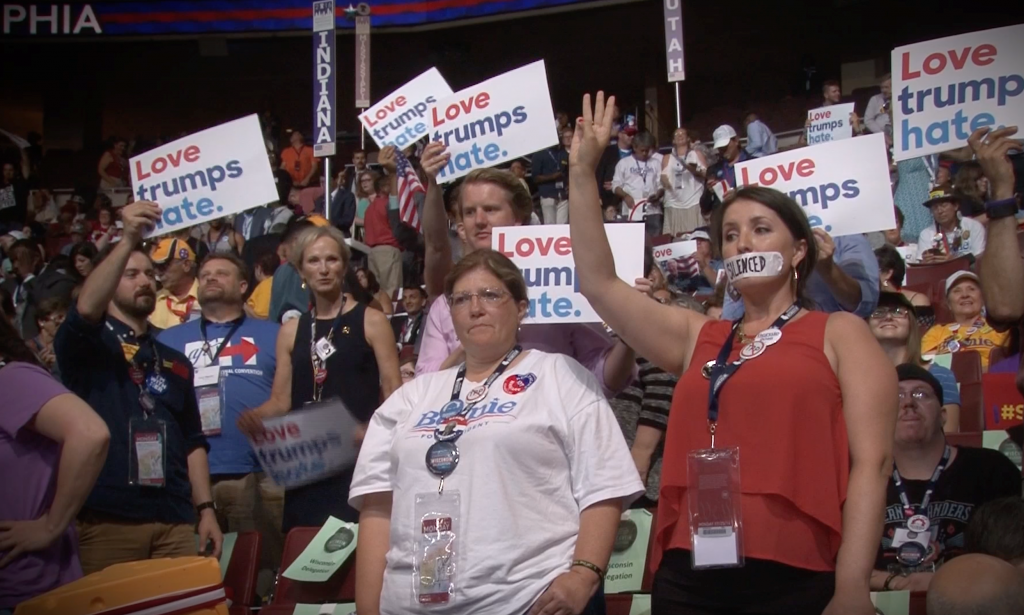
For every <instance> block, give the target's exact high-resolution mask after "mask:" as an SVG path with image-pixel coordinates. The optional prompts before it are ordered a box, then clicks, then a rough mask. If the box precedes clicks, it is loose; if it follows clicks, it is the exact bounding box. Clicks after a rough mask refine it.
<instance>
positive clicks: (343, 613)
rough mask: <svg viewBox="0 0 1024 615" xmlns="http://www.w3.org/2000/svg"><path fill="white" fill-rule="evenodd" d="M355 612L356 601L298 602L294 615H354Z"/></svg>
mask: <svg viewBox="0 0 1024 615" xmlns="http://www.w3.org/2000/svg"><path fill="white" fill-rule="evenodd" d="M355 612H356V603H355V602H342V603H341V604H296V605H295V610H293V611H292V615H353V613H355Z"/></svg>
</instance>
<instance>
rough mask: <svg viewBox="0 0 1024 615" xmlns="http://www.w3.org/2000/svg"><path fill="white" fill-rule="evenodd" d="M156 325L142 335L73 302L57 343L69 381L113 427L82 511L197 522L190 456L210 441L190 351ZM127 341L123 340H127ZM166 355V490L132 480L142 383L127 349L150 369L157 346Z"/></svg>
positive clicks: (162, 397) (159, 410) (159, 413)
mask: <svg viewBox="0 0 1024 615" xmlns="http://www.w3.org/2000/svg"><path fill="white" fill-rule="evenodd" d="M154 331H155V330H154V329H152V328H150V330H149V331H147V332H146V333H143V334H142V335H140V336H136V335H135V333H134V332H133V331H132V329H131V327H129V326H128V325H126V324H124V323H123V322H121V321H119V320H117V319H116V318H113V317H111V316H107V317H106V320H105V321H104V322H100V323H95V324H94V323H91V322H89V321H87V320H86V319H84V318H82V316H81V315H80V314H79V313H78V310H77V309H75V308H74V307H72V308H71V310H70V311H69V312H68V316H67V319H65V321H64V324H63V325H61V327H60V329H58V330H57V337H56V338H55V339H54V342H53V349H54V353H55V354H56V355H57V364H58V365H60V370H61V373H62V374H64V386H66V387H67V388H68V389H69V390H70V391H71V392H73V393H74V394H76V395H78V396H79V397H81V398H82V399H83V400H85V402H86V403H88V404H89V405H90V406H91V407H92V409H93V410H95V411H96V414H98V415H100V417H102V418H103V421H104V422H105V423H106V424H107V428H108V429H109V430H110V448H109V450H108V452H107V459H106V461H105V462H104V463H103V469H102V470H101V471H100V475H99V478H98V479H97V480H96V486H95V487H93V489H92V491H91V492H90V493H89V497H88V498H87V499H86V501H85V505H84V506H83V508H82V510H84V511H87V512H94V513H100V514H103V515H112V516H114V517H119V518H124V519H129V520H132V521H145V522H159V523H171V524H182V523H187V524H192V523H195V518H196V514H195V509H194V508H192V504H193V503H192V485H191V483H190V482H189V478H188V454H189V453H191V452H192V451H193V450H195V449H197V448H200V447H203V448H205V447H206V439H205V438H204V437H203V431H202V427H201V426H200V422H199V408H198V407H197V405H196V395H195V389H194V388H193V387H192V365H191V364H189V362H188V360H187V359H186V358H185V355H183V354H181V353H180V352H178V351H177V350H174V349H173V348H170V347H168V346H165V345H164V344H162V343H160V342H159V341H157V340H153V338H152V336H153V335H154V334H155V333H154ZM122 344H123V345H122ZM154 348H155V349H156V353H157V354H158V355H159V361H160V368H159V369H160V375H161V376H163V377H164V378H165V379H166V380H167V390H166V391H165V392H163V393H162V394H159V395H156V394H155V395H153V399H154V401H155V402H156V407H155V408H154V410H153V416H154V417H155V418H157V419H160V420H161V421H163V422H164V424H165V425H166V429H165V435H166V449H165V453H164V460H165V485H164V487H162V488H157V487H142V486H132V485H129V484H128V475H129V462H130V458H131V448H132V447H131V445H130V443H129V436H128V426H129V421H130V419H131V417H140V418H141V417H142V416H143V409H142V405H141V403H140V402H139V393H140V391H139V386H138V385H136V384H135V383H134V382H133V381H132V379H131V377H130V376H129V374H128V360H127V359H126V358H125V352H126V351H131V352H134V353H135V354H134V358H135V361H136V363H137V364H140V365H142V366H143V369H144V371H145V372H146V374H151V373H153V371H154V363H155V361H154V358H155V357H154V356H153V350H154Z"/></svg>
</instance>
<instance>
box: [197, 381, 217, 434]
mask: <svg viewBox="0 0 1024 615" xmlns="http://www.w3.org/2000/svg"><path fill="white" fill-rule="evenodd" d="M196 398H197V401H198V402H199V420H200V422H201V423H202V428H203V435H204V436H216V435H220V428H221V417H222V415H223V409H222V407H221V394H220V387H219V386H216V385H214V386H205V387H202V388H198V387H197V388H196Z"/></svg>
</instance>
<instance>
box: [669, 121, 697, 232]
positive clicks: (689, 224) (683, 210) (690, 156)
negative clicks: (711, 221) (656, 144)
mask: <svg viewBox="0 0 1024 615" xmlns="http://www.w3.org/2000/svg"><path fill="white" fill-rule="evenodd" d="M672 149H673V151H672V153H671V154H670V155H668V156H664V157H663V159H662V164H661V185H662V186H664V187H665V231H664V232H665V233H667V234H669V235H672V236H673V237H674V236H676V235H679V234H685V233H689V232H692V231H693V230H694V229H695V228H697V227H698V226H703V224H704V220H703V218H702V216H701V214H700V197H701V196H702V195H703V194H704V173H705V172H706V171H707V168H708V163H707V160H705V158H704V155H703V154H701V153H700V152H699V151H697V150H695V149H691V147H690V137H689V135H688V134H687V133H686V129H685V128H677V129H676V132H675V134H674V135H672Z"/></svg>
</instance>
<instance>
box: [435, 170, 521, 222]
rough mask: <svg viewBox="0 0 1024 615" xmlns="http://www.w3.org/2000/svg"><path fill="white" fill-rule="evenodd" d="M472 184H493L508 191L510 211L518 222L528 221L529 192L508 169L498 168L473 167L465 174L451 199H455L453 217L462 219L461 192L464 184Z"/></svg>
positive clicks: (464, 186)
mask: <svg viewBox="0 0 1024 615" xmlns="http://www.w3.org/2000/svg"><path fill="white" fill-rule="evenodd" d="M472 184H494V185H495V186H498V187H499V188H502V189H503V190H504V191H505V192H507V193H508V197H509V205H511V207H512V213H513V214H514V215H515V218H516V220H518V221H519V223H520V224H529V223H530V214H532V213H533V199H532V198H530V193H529V192H528V191H527V190H526V188H525V187H524V186H523V183H522V182H521V181H519V178H518V177H516V176H515V175H513V174H512V173H511V172H510V171H502V170H500V169H475V170H473V171H470V172H469V174H468V175H466V179H464V180H462V184H461V185H460V186H459V187H458V188H456V190H455V194H454V195H452V200H453V201H455V219H456V220H462V192H463V190H465V188H466V186H469V185H472Z"/></svg>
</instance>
